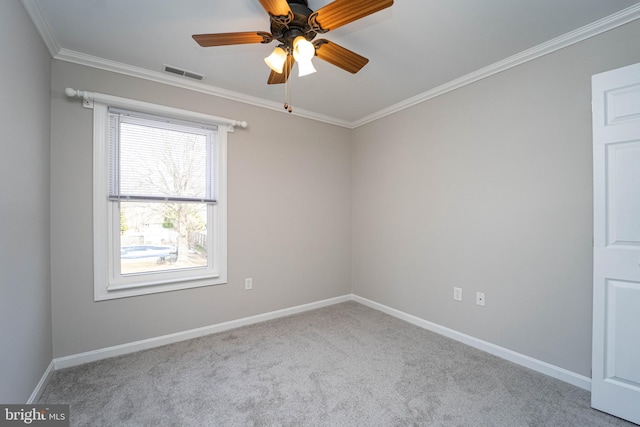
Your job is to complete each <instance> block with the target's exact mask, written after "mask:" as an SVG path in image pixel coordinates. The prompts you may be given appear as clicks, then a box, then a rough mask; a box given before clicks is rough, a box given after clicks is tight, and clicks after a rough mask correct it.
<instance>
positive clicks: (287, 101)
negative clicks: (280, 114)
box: [284, 59, 293, 113]
mask: <svg viewBox="0 0 640 427" xmlns="http://www.w3.org/2000/svg"><path fill="white" fill-rule="evenodd" d="M289 71H290V69H289V65H288V59H287V63H285V66H284V79H285V82H284V109H285V110H287V111H288V112H290V113H291V112H292V111H293V108H292V107H291V93H290V90H289Z"/></svg>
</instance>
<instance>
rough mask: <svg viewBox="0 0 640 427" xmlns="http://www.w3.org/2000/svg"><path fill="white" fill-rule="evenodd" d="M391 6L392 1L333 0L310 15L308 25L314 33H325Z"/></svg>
mask: <svg viewBox="0 0 640 427" xmlns="http://www.w3.org/2000/svg"><path fill="white" fill-rule="evenodd" d="M392 4H393V0H335V1H334V2H332V3H329V4H328V5H326V6H324V7H322V8H320V9H318V10H317V11H315V12H314V13H312V14H311V15H310V16H309V24H310V25H311V27H312V28H313V29H314V30H315V31H316V32H320V33H326V32H327V31H331V30H335V29H336V28H338V27H342V26H343V25H346V24H348V23H349V22H353V21H355V20H358V19H360V18H364V17H365V16H367V15H371V14H372V13H375V12H378V11H380V10H382V9H386V8H388V7H389V6H391V5H392Z"/></svg>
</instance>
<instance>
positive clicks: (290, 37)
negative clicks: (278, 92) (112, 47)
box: [193, 0, 393, 108]
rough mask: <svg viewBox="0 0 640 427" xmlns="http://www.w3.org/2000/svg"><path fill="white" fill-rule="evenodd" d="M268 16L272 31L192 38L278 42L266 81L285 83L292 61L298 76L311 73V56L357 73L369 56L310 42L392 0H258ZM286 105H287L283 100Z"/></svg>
mask: <svg viewBox="0 0 640 427" xmlns="http://www.w3.org/2000/svg"><path fill="white" fill-rule="evenodd" d="M259 1H260V4H261V5H262V7H263V8H264V9H265V10H266V11H267V13H268V14H269V17H270V20H271V32H270V33H268V32H263V31H249V32H238V33H218V34H194V35H193V39H194V40H195V41H196V42H197V43H198V44H199V45H200V46H203V47H209V46H226V45H235V44H250V43H265V44H266V43H271V42H272V41H273V40H277V41H279V42H280V44H279V45H278V46H277V47H276V48H275V49H274V51H273V53H272V54H271V55H269V56H268V57H267V58H265V62H266V63H267V65H268V66H269V68H271V74H270V75H269V79H268V80H267V83H268V84H280V83H286V82H287V79H288V78H289V75H290V74H291V68H292V67H293V64H294V62H297V63H298V71H299V74H298V75H299V76H303V75H307V74H311V73H314V72H315V71H316V70H315V68H314V67H313V64H312V63H311V59H312V58H313V57H314V56H317V57H318V58H320V59H322V60H324V61H327V62H329V63H330V64H333V65H335V66H337V67H340V68H342V69H343V70H346V71H348V72H350V73H354V74H355V73H357V72H358V71H360V69H361V68H362V67H364V66H365V65H366V64H367V62H369V60H368V59H367V58H365V57H363V56H361V55H358V54H357V53H355V52H352V51H350V50H349V49H346V48H344V47H342V46H340V45H338V44H336V43H333V42H330V41H329V40H326V39H319V40H316V41H314V42H313V43H312V40H313V39H314V38H315V37H316V35H318V34H323V33H326V32H328V31H331V30H335V29H336V28H339V27H341V26H343V25H346V24H348V23H350V22H353V21H355V20H358V19H360V18H363V17H365V16H367V15H370V14H372V13H375V12H378V11H380V10H382V9H385V8H387V7H389V6H391V5H392V4H393V0H335V1H333V2H332V3H329V4H327V5H326V6H323V7H322V8H320V9H318V10H317V11H315V12H314V11H312V10H311V9H309V4H308V1H307V0H259ZM285 108H287V106H286V104H285Z"/></svg>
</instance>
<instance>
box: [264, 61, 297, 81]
mask: <svg viewBox="0 0 640 427" xmlns="http://www.w3.org/2000/svg"><path fill="white" fill-rule="evenodd" d="M293 63H294V59H293V55H289V56H287V60H286V61H285V63H284V67H283V68H282V73H279V74H278V73H276V72H275V71H273V70H271V74H269V80H267V84H270V85H279V84H282V83H286V82H287V79H288V78H289V76H290V75H291V69H292V68H293Z"/></svg>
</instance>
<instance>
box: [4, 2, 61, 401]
mask: <svg viewBox="0 0 640 427" xmlns="http://www.w3.org/2000/svg"><path fill="white" fill-rule="evenodd" d="M0 63H2V67H0V94H1V96H0V129H1V130H2V141H1V142H0V143H1V145H2V149H1V152H2V154H0V186H1V188H2V189H1V190H0V191H1V192H0V227H1V231H0V290H1V291H2V296H0V357H1V360H2V363H0V402H3V403H24V402H26V401H27V399H28V398H29V396H30V395H31V393H32V392H33V390H34V388H35V386H36V384H37V383H38V381H39V380H40V378H41V376H42V374H43V373H44V372H45V370H46V368H47V366H48V365H49V363H50V362H51V291H50V286H49V280H50V279H49V270H50V268H49V119H50V105H51V104H50V96H49V87H50V67H51V58H50V57H49V54H48V52H47V50H46V48H45V46H44V44H43V43H42V40H41V39H40V36H39V35H38V33H37V31H36V30H35V28H34V26H33V24H32V23H31V21H30V20H29V17H28V16H27V14H26V12H25V10H24V9H23V7H22V5H21V4H20V2H19V1H17V0H11V1H0Z"/></svg>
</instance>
